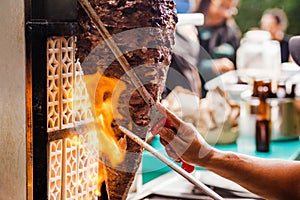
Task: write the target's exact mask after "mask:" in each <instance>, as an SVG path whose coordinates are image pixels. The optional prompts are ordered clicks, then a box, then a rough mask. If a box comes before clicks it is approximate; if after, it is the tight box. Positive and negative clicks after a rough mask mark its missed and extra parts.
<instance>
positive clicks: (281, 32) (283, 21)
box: [260, 8, 290, 62]
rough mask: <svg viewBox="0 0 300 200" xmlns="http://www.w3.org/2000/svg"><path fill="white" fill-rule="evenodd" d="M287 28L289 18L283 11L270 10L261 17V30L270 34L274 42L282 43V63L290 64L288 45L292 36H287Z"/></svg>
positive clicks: (277, 9)
mask: <svg viewBox="0 0 300 200" xmlns="http://www.w3.org/2000/svg"><path fill="white" fill-rule="evenodd" d="M287 26H288V18H287V16H286V14H285V12H284V11H283V10H282V9H279V8H271V9H268V10H266V11H265V12H264V13H263V15H262V17H261V21H260V28H261V29H262V30H265V31H268V32H270V34H271V37H272V40H277V41H279V43H280V49H281V62H288V61H289V56H290V52H289V45H288V44H289V39H290V36H287V35H286V34H285V31H286V28H287Z"/></svg>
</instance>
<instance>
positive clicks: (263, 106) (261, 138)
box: [255, 85, 271, 152]
mask: <svg viewBox="0 0 300 200" xmlns="http://www.w3.org/2000/svg"><path fill="white" fill-rule="evenodd" d="M257 93H258V98H259V105H258V112H257V115H256V124H255V130H256V133H255V140H256V151H258V152H269V151H270V136H271V135H270V119H269V109H268V108H269V106H268V104H267V97H268V95H269V93H270V87H268V86H267V85H263V86H258V88H257Z"/></svg>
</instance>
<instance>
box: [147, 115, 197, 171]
mask: <svg viewBox="0 0 300 200" xmlns="http://www.w3.org/2000/svg"><path fill="white" fill-rule="evenodd" d="M158 123H160V125H159V126H156V127H166V128H169V129H171V130H172V131H173V132H174V133H175V134H176V132H177V130H176V129H175V127H174V126H173V125H172V123H171V122H170V120H168V119H165V120H160V121H159V122H158ZM158 132H159V130H156V129H155V130H152V134H153V135H156V134H157V133H158ZM181 162H182V165H181V168H182V169H184V170H185V171H186V172H188V173H191V172H193V171H194V169H195V167H194V166H192V165H189V164H187V163H186V162H184V161H181Z"/></svg>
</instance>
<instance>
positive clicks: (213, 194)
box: [119, 126, 223, 200]
mask: <svg viewBox="0 0 300 200" xmlns="http://www.w3.org/2000/svg"><path fill="white" fill-rule="evenodd" d="M119 128H120V130H121V131H122V132H124V133H125V134H126V135H127V136H128V137H129V138H131V139H132V140H133V141H135V142H136V143H137V144H139V145H140V146H141V147H143V148H145V149H146V150H147V151H149V152H150V153H151V154H152V155H154V156H155V157H156V158H158V159H159V160H161V161H162V162H164V163H165V164H166V165H168V166H169V167H170V168H172V169H173V170H174V171H175V172H177V173H178V174H180V175H181V176H182V177H184V178H185V179H186V180H188V181H189V182H191V183H192V184H194V185H195V186H196V187H197V188H199V189H200V190H201V191H203V192H204V193H205V194H207V195H208V196H210V197H212V198H213V199H216V200H218V199H220V200H221V199H223V198H222V197H221V196H220V195H218V194H217V193H216V192H214V191H213V190H211V189H210V188H209V187H207V186H206V185H205V184H203V183H202V182H200V181H199V180H197V179H196V178H195V177H194V176H192V175H191V174H189V173H188V172H186V171H185V170H183V169H182V168H180V167H179V166H178V165H176V164H175V163H173V162H172V161H171V160H169V159H168V158H166V157H165V156H164V155H162V154H161V153H159V152H158V151H157V150H156V149H154V148H153V147H152V146H151V145H149V144H148V143H147V142H145V141H143V140H142V139H141V138H139V137H137V136H136V135H135V134H134V133H132V132H131V131H129V130H128V129H126V128H124V127H122V126H119Z"/></svg>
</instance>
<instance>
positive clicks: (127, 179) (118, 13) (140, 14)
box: [76, 0, 177, 200]
mask: <svg viewBox="0 0 300 200" xmlns="http://www.w3.org/2000/svg"><path fill="white" fill-rule="evenodd" d="M90 4H91V5H92V7H93V8H94V9H95V11H96V12H97V14H98V16H99V17H100V19H101V21H102V22H103V23H104V25H105V27H106V28H107V30H108V31H109V32H110V34H111V35H112V36H113V39H114V41H115V42H116V44H117V45H118V47H119V48H120V49H121V51H122V52H123V53H124V56H125V58H126V59H127V61H128V63H129V64H130V66H131V67H132V68H133V69H134V71H135V73H136V74H137V76H138V77H139V79H141V80H142V82H143V85H144V87H145V88H146V89H147V91H148V92H149V93H150V94H151V96H152V98H153V99H154V100H155V101H159V100H160V98H161V93H162V91H163V88H164V85H165V79H166V74H167V71H168V67H169V64H170V61H171V51H172V48H171V47H172V45H173V43H174V29H175V25H176V22H177V17H176V13H175V10H174V9H175V4H174V2H173V0H90ZM78 23H79V27H80V28H79V31H78V35H77V51H76V57H77V58H78V59H79V61H80V62H81V63H82V67H83V70H84V71H85V73H94V72H95V71H97V70H99V69H100V70H102V76H106V77H108V78H112V79H120V80H122V82H124V84H125V85H126V87H125V89H124V90H123V91H121V92H120V95H119V99H118V101H117V102H114V103H113V107H115V108H116V109H117V110H118V113H119V114H120V116H117V117H116V118H117V119H114V120H113V121H112V123H111V127H112V129H113V130H114V134H115V137H116V138H117V140H119V141H120V143H122V146H123V148H124V149H125V150H126V152H127V153H126V155H125V159H124V161H123V162H122V163H121V164H119V165H118V166H117V167H115V166H114V167H113V166H111V165H109V164H105V171H106V176H105V178H106V180H105V181H106V190H107V193H108V198H109V199H111V200H113V199H126V197H127V194H128V191H129V188H130V186H131V184H132V182H133V179H134V176H135V173H136V171H137V169H138V167H139V164H140V161H141V156H142V151H143V149H142V148H141V147H140V146H139V145H138V144H136V143H135V142H133V141H132V140H130V139H128V138H126V137H125V136H124V134H123V133H122V132H121V131H120V130H119V129H118V125H120V123H122V125H123V126H126V127H128V128H129V129H130V130H132V131H133V132H134V133H136V134H138V135H139V136H140V137H141V138H145V137H146V133H147V131H149V128H150V126H149V123H150V105H147V104H146V103H145V101H144V100H143V98H142V97H141V96H140V94H139V93H138V92H137V90H136V88H135V86H134V85H133V84H132V82H131V80H130V78H129V77H128V76H127V75H126V74H124V70H123V69H122V67H121V65H120V63H119V62H118V61H117V60H116V58H115V56H114V55H113V53H112V52H111V50H110V49H109V47H108V46H106V44H105V42H104V40H103V38H102V37H101V35H100V34H99V32H98V31H97V29H96V28H95V25H94V24H93V22H92V21H91V19H90V18H89V17H88V16H87V15H86V13H85V11H84V10H83V9H82V8H81V7H80V5H79V6H78ZM102 88H103V87H102V85H101V83H100V82H99V83H98V86H97V89H96V93H97V92H99V91H100V90H102ZM109 92H111V94H110V93H109ZM112 93H113V91H107V92H106V93H105V95H103V98H107V97H109V96H111V95H112ZM95 98H97V95H95ZM95 104H96V105H95V107H97V100H95ZM96 114H97V113H96ZM124 141H125V142H124ZM106 160H108V159H107V158H105V157H104V158H103V162H104V163H106V162H109V161H106Z"/></svg>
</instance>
